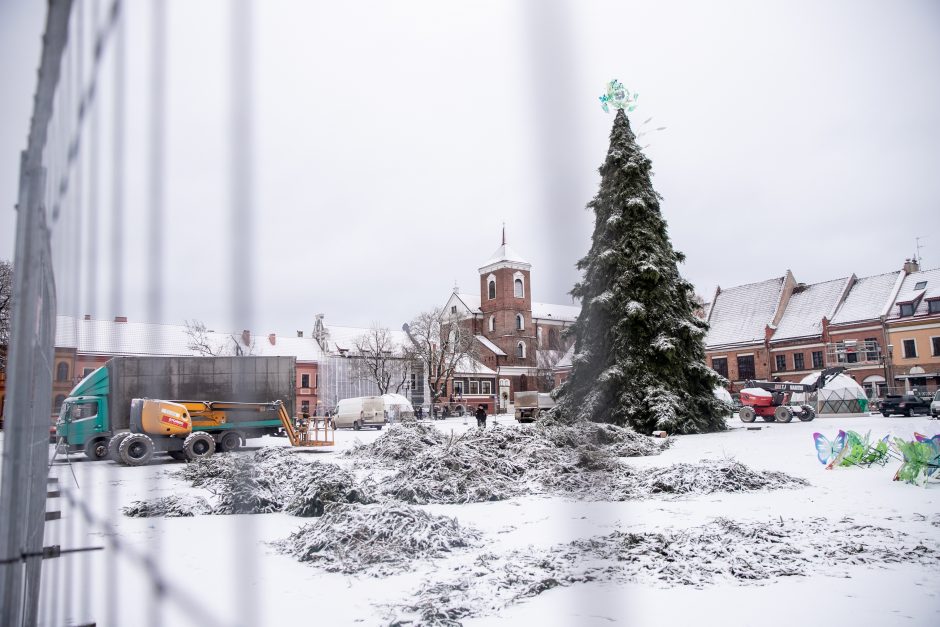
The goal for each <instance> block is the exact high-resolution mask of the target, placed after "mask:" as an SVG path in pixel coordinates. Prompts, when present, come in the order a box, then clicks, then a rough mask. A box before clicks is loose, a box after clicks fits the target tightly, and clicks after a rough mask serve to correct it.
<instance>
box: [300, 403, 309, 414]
mask: <svg viewBox="0 0 940 627" xmlns="http://www.w3.org/2000/svg"><path fill="white" fill-rule="evenodd" d="M300 413H301V414H307V415H309V414H310V401H300Z"/></svg>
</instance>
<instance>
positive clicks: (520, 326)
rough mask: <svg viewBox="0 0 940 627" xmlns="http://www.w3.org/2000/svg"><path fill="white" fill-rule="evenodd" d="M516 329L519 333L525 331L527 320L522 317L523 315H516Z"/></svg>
mask: <svg viewBox="0 0 940 627" xmlns="http://www.w3.org/2000/svg"><path fill="white" fill-rule="evenodd" d="M516 329H518V330H519V331H522V330H523V329H525V318H523V317H522V314H516Z"/></svg>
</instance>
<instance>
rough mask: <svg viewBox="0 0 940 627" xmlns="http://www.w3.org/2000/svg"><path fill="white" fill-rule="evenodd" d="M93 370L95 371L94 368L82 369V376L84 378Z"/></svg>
mask: <svg viewBox="0 0 940 627" xmlns="http://www.w3.org/2000/svg"><path fill="white" fill-rule="evenodd" d="M94 371H95V368H85V369H84V370H82V378H83V379H84V378H85V377H87V376H88V375H90V374H91V373H92V372H94Z"/></svg>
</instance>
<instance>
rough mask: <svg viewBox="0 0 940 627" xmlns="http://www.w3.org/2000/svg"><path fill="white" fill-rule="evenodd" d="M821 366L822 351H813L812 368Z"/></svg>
mask: <svg viewBox="0 0 940 627" xmlns="http://www.w3.org/2000/svg"><path fill="white" fill-rule="evenodd" d="M822 367H823V354H822V351H813V368H822Z"/></svg>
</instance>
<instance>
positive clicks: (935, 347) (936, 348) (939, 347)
mask: <svg viewBox="0 0 940 627" xmlns="http://www.w3.org/2000/svg"><path fill="white" fill-rule="evenodd" d="M930 352H931V354H932V355H933V356H934V357H940V337H932V338H930Z"/></svg>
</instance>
